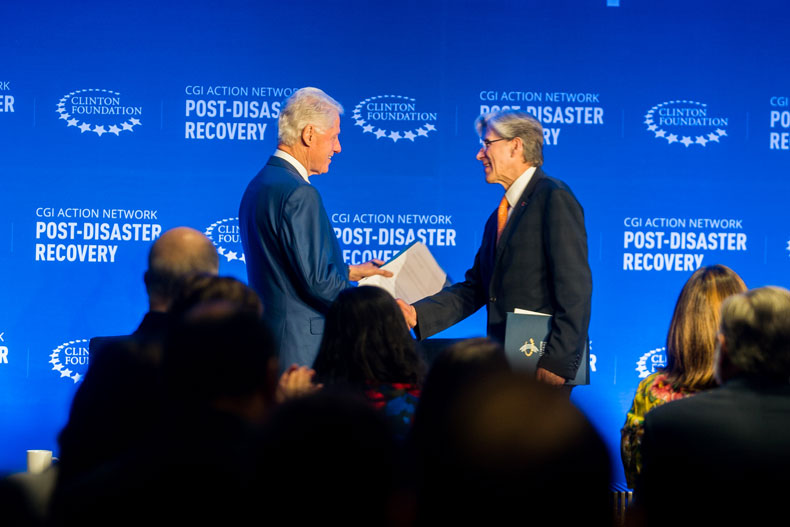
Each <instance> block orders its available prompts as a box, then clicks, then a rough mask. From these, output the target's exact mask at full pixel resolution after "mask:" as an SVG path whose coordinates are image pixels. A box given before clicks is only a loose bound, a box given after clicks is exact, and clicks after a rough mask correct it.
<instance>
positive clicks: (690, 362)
mask: <svg viewBox="0 0 790 527" xmlns="http://www.w3.org/2000/svg"><path fill="white" fill-rule="evenodd" d="M743 291H746V284H744V283H743V280H742V279H741V277H740V276H738V274H737V273H736V272H735V271H733V270H732V269H730V268H729V267H727V266H724V265H711V266H707V267H701V268H699V269H697V270H696V271H695V272H694V274H692V275H691V277H690V278H689V279H688V281H687V282H686V284H685V285H684V286H683V289H682V290H681V291H680V295H679V296H678V300H677V303H676V304H675V312H674V314H673V315H672V322H671V323H670V325H669V333H668V334H667V366H666V368H664V371H665V372H666V373H667V376H668V380H669V382H671V383H672V387H673V388H674V389H676V390H677V389H680V388H687V389H690V390H701V389H705V388H709V387H712V386H713V385H714V383H715V381H714V379H713V364H714V356H715V347H716V332H717V331H718V329H719V320H720V310H721V305H722V303H723V302H724V300H725V299H726V298H727V297H729V296H732V295H734V294H737V293H742V292H743Z"/></svg>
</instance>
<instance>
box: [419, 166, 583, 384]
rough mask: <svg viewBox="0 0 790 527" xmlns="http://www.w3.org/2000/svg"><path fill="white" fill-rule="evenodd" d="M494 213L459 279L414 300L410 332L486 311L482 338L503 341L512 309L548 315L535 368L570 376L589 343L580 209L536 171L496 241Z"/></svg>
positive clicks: (562, 187) (430, 330) (428, 331)
mask: <svg viewBox="0 0 790 527" xmlns="http://www.w3.org/2000/svg"><path fill="white" fill-rule="evenodd" d="M496 216H497V214H496V210H495V211H494V213H493V214H492V215H491V217H490V218H489V219H488V222H487V223H486V226H485V231H484V233H483V241H482V244H481V245H480V249H479V250H478V252H477V256H475V261H474V265H473V266H472V268H471V269H469V270H468V271H467V272H466V276H465V280H464V281H463V282H459V283H457V284H454V285H452V286H450V287H448V288H445V289H443V290H442V291H440V292H439V293H437V294H435V295H433V296H431V297H428V298H426V299H423V300H421V301H419V302H417V303H415V304H414V307H415V308H416V309H417V324H418V326H417V328H416V333H417V335H418V337H419V338H421V339H422V338H427V337H429V336H431V335H433V334H435V333H438V332H439V331H442V330H444V329H445V328H448V327H449V326H451V325H453V324H455V323H456V322H458V321H460V320H462V319H464V318H466V317H468V316H469V315H471V314H472V313H474V312H475V311H477V310H478V309H480V308H481V307H482V306H486V308H487V309H488V335H489V336H490V337H493V338H495V339H498V340H499V341H500V342H504V341H505V324H506V322H507V313H508V312H511V311H513V310H514V309H515V308H522V309H528V310H531V311H538V312H540V313H547V314H551V315H554V316H553V319H552V325H551V333H550V335H549V340H548V342H547V344H546V352H545V354H544V355H543V357H541V359H540V361H539V362H538V366H539V367H542V368H545V369H547V370H549V371H551V372H552V373H555V374H557V375H560V376H562V377H565V378H566V379H573V378H574V377H575V375H576V370H577V369H578V368H579V365H580V364H581V360H582V357H584V351H585V350H586V346H587V329H588V326H589V323H590V302H591V296H592V276H591V273H590V266H589V264H588V262H587V232H586V230H585V228H584V212H583V210H582V207H581V205H579V202H578V201H577V200H576V197H575V196H574V195H573V193H572V192H571V190H570V189H569V188H568V186H567V185H566V184H565V183H563V182H562V181H559V180H556V179H553V178H550V177H548V176H547V175H546V174H545V173H544V172H543V170H541V169H540V168H538V169H537V170H536V171H535V173H534V174H533V176H532V179H531V180H530V182H529V183H528V184H527V187H526V189H524V192H523V193H522V195H521V197H520V198H519V200H518V203H517V204H516V205H515V207H514V208H513V211H512V212H511V215H510V219H509V220H508V222H507V224H506V225H505V229H504V231H502V236H501V238H500V241H499V243H498V244H497V241H496V227H497V217H496Z"/></svg>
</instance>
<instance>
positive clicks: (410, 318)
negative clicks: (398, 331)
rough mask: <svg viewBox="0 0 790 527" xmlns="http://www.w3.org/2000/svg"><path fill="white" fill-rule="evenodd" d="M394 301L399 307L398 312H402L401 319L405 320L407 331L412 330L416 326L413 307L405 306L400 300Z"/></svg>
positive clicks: (415, 311) (415, 315)
mask: <svg viewBox="0 0 790 527" xmlns="http://www.w3.org/2000/svg"><path fill="white" fill-rule="evenodd" d="M396 301H397V302H398V305H399V306H400V310H401V311H403V318H405V319H406V325H407V326H409V329H411V328H413V327H414V326H416V325H417V310H416V309H414V306H412V305H410V304H407V303H406V302H404V301H403V300H401V299H400V298H397V299H396Z"/></svg>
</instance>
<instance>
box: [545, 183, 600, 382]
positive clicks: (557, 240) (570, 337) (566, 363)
mask: <svg viewBox="0 0 790 527" xmlns="http://www.w3.org/2000/svg"><path fill="white" fill-rule="evenodd" d="M543 229H544V235H543V240H544V244H545V247H544V252H545V255H546V266H547V269H548V276H549V277H550V283H549V287H550V288H551V291H552V303H553V308H554V309H553V310H554V318H553V319H552V324H551V334H550V335H549V340H548V342H547V344H546V353H545V355H544V356H543V357H541V359H540V362H539V363H538V365H539V366H540V367H542V368H545V369H547V370H549V371H551V372H552V373H555V374H557V375H560V376H562V377H565V378H566V379H572V378H573V377H574V376H575V375H576V370H577V369H578V367H579V364H580V361H581V359H582V357H583V353H582V352H583V350H584V347H585V346H586V345H587V330H588V328H589V324H590V304H591V298H592V274H591V273H590V265H589V263H588V261H587V232H586V230H585V228H584V212H583V211H582V208H581V205H579V202H578V201H576V198H575V197H574V196H573V194H571V193H570V192H568V191H567V190H565V189H554V190H553V191H552V192H551V194H550V196H549V200H548V203H547V204H546V211H545V218H544V222H543Z"/></svg>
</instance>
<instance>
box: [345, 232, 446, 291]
mask: <svg viewBox="0 0 790 527" xmlns="http://www.w3.org/2000/svg"><path fill="white" fill-rule="evenodd" d="M381 268H382V269H386V270H388V271H390V272H392V277H390V278H387V277H384V276H381V275H374V276H368V277H367V278H363V279H362V280H360V281H359V285H375V286H378V287H381V288H382V289H385V290H386V291H387V292H389V294H391V295H392V296H393V297H395V298H400V299H402V300H403V301H404V302H406V303H407V304H413V303H414V302H416V301H418V300H422V299H423V298H425V297H426V296H431V295H433V294H435V293H438V292H439V291H441V290H442V288H443V287H444V284H445V282H446V281H447V273H445V272H444V270H442V268H441V267H439V264H438V263H436V259H434V257H433V255H432V254H431V251H430V250H429V249H428V247H427V246H426V245H425V244H424V243H422V242H415V243H414V244H412V245H411V246H410V247H408V248H407V249H406V250H405V251H403V252H401V253H400V254H398V255H397V256H396V257H395V258H393V259H392V260H390V261H389V262H387V263H385V264H384V265H382V266H381Z"/></svg>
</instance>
